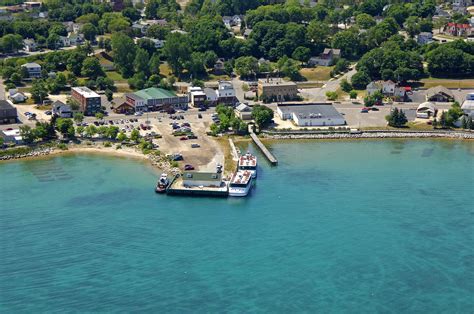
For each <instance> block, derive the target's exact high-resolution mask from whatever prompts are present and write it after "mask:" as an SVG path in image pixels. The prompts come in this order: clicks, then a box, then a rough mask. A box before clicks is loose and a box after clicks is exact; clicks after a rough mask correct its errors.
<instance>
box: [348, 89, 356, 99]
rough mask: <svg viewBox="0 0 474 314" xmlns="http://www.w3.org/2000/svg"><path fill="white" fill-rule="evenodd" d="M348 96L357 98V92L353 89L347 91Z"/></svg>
mask: <svg viewBox="0 0 474 314" xmlns="http://www.w3.org/2000/svg"><path fill="white" fill-rule="evenodd" d="M349 97H350V98H351V99H357V92H356V91H355V90H351V91H350V92H349Z"/></svg>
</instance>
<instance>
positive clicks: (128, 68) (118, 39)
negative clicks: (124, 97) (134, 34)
mask: <svg viewBox="0 0 474 314" xmlns="http://www.w3.org/2000/svg"><path fill="white" fill-rule="evenodd" d="M112 53H113V56H114V63H115V65H116V66H117V68H118V69H119V71H120V73H121V74H122V76H123V77H125V78H128V77H130V76H132V74H133V62H134V60H135V53H136V46H135V43H134V42H133V40H132V39H131V38H130V37H128V36H127V35H125V34H122V33H114V34H112Z"/></svg>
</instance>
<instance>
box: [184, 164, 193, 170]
mask: <svg viewBox="0 0 474 314" xmlns="http://www.w3.org/2000/svg"><path fill="white" fill-rule="evenodd" d="M184 170H185V171H189V170H194V167H193V166H192V165H184Z"/></svg>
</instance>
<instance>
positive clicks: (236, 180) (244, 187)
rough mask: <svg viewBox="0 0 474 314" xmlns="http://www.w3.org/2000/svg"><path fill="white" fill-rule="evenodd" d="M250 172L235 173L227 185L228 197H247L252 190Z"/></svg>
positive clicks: (240, 171)
mask: <svg viewBox="0 0 474 314" xmlns="http://www.w3.org/2000/svg"><path fill="white" fill-rule="evenodd" d="M252 181H253V179H252V172H250V171H249V170H239V171H237V172H236V173H235V174H234V176H233V177H232V180H231V181H230V183H229V196H237V197H239V196H240V197H242V196H247V194H248V193H249V191H250V189H251V188H252Z"/></svg>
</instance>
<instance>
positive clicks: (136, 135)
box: [130, 129, 140, 143]
mask: <svg viewBox="0 0 474 314" xmlns="http://www.w3.org/2000/svg"><path fill="white" fill-rule="evenodd" d="M139 138H140V132H139V131H138V130H137V129H133V131H132V133H130V140H132V141H133V142H135V143H137V142H138V139H139Z"/></svg>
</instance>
